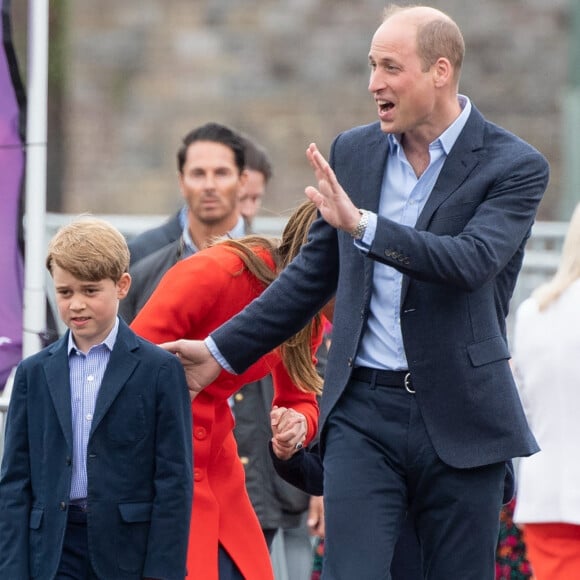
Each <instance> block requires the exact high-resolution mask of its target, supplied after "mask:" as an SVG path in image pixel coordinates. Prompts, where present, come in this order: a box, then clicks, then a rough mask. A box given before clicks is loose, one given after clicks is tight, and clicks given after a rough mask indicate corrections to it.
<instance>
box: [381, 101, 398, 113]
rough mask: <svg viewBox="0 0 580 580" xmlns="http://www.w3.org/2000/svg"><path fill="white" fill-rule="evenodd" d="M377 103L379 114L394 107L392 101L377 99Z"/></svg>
mask: <svg viewBox="0 0 580 580" xmlns="http://www.w3.org/2000/svg"><path fill="white" fill-rule="evenodd" d="M377 105H378V106H379V113H381V114H383V113H388V112H389V111H391V110H392V109H394V107H395V104H394V103H393V102H392V101H377Z"/></svg>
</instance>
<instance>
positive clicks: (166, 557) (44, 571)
mask: <svg viewBox="0 0 580 580" xmlns="http://www.w3.org/2000/svg"><path fill="white" fill-rule="evenodd" d="M128 266H129V250H128V248H127V244H126V243H125V239H124V238H123V236H122V234H121V233H120V232H118V231H117V230H116V229H114V228H113V227H112V226H111V225H110V224H108V223H106V222H103V221H101V220H94V219H86V220H79V221H77V222H73V223H71V224H69V225H67V226H64V227H63V228H61V230H59V232H57V234H56V236H55V237H54V238H53V240H52V241H51V243H50V245H49V253H48V258H47V267H48V269H49V271H50V273H51V275H52V278H53V280H54V285H55V291H56V300H57V305H58V309H59V314H60V316H61V318H62V320H63V322H64V323H65V324H66V325H67V326H68V328H69V331H68V332H67V333H66V334H65V335H64V336H63V337H62V338H61V339H60V340H59V341H57V342H56V343H54V344H52V345H51V346H49V347H47V348H45V349H44V350H42V351H41V352H39V353H36V354H34V355H32V356H30V357H28V358H26V359H25V360H24V361H22V362H21V363H20V364H19V365H18V368H17V370H16V376H15V379H14V387H13V391H12V398H11V401H10V407H9V411H8V417H7V426H6V441H5V449H4V456H3V459H2V472H1V476H0V578H3V579H6V580H8V579H10V580H24V579H27V578H38V579H39V580H43V579H46V580H52V579H54V578H56V579H57V580H58V579H65V578H66V579H68V580H73V579H74V580H89V579H94V578H101V579H113V578H114V579H116V580H122V579H124V580H142V579H144V578H146V579H154V578H156V579H163V580H183V578H184V577H185V575H186V569H185V562H186V554H187V545H188V538H189V519H190V513H191V501H192V492H193V468H192V457H193V450H192V439H191V404H190V399H189V396H188V390H187V385H186V382H185V377H184V375H183V369H182V367H181V365H180V364H179V362H178V361H177V360H176V359H175V357H174V356H171V355H169V354H168V353H166V352H164V351H163V350H161V349H160V348H158V347H156V346H155V345H152V344H151V343H149V342H147V341H145V340H143V339H141V338H139V337H138V336H136V335H135V333H134V332H133V331H132V330H130V329H129V327H128V326H127V325H126V324H125V323H124V322H123V321H121V320H120V319H119V318H118V316H117V311H118V307H119V300H120V299H122V298H124V296H125V295H126V294H127V290H128V289H129V285H130V283H131V278H130V276H129V274H128V273H127V268H128Z"/></svg>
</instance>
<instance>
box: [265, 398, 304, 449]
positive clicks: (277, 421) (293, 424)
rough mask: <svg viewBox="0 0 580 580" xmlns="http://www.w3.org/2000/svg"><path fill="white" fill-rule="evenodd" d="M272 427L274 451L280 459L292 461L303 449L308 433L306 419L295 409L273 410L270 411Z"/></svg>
mask: <svg viewBox="0 0 580 580" xmlns="http://www.w3.org/2000/svg"><path fill="white" fill-rule="evenodd" d="M270 425H271V427H272V449H273V450H274V453H275V455H276V457H278V459H282V460H286V459H290V457H292V455H294V453H296V452H297V451H299V450H300V449H302V445H303V444H304V439H305V438H306V433H307V430H308V428H307V423H306V417H304V415H303V414H302V413H298V412H297V411H295V410H294V409H287V408H285V407H276V406H274V407H273V408H272V411H270Z"/></svg>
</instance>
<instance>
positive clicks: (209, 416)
mask: <svg viewBox="0 0 580 580" xmlns="http://www.w3.org/2000/svg"><path fill="white" fill-rule="evenodd" d="M315 217H316V208H315V206H314V205H313V204H312V203H311V202H305V203H303V204H302V205H301V206H300V207H299V208H298V209H297V210H296V212H295V213H294V214H293V215H292V216H291V217H290V219H289V221H288V224H287V226H286V228H285V230H284V232H283V234H282V240H281V243H280V244H278V243H277V242H275V241H273V240H270V239H269V238H266V237H263V236H248V237H246V238H243V239H240V240H224V241H221V242H218V243H217V244H215V245H214V246H212V247H210V248H207V249H205V250H203V251H200V252H198V253H196V254H194V255H193V256H191V257H190V258H187V259H185V260H182V261H180V262H178V263H177V264H176V265H175V266H173V268H171V269H170V270H169V271H168V272H167V273H166V274H165V276H164V277H163V279H162V280H161V282H160V283H159V286H158V287H157V289H156V290H155V292H154V293H153V295H152V296H151V298H150V299H149V301H148V302H147V304H146V305H145V306H144V307H143V309H142V310H141V312H140V313H139V314H138V316H137V317H136V318H135V320H134V321H133V323H132V325H131V327H132V328H133V330H134V331H135V332H136V333H137V334H139V335H141V336H143V337H144V338H146V339H149V340H150V341H152V342H154V343H161V342H169V341H174V340H177V339H181V338H186V339H201V338H205V337H206V336H207V335H208V334H209V333H210V332H212V331H213V330H214V329H215V328H217V327H218V326H220V325H221V324H222V323H223V322H225V321H226V320H228V319H229V318H231V317H232V316H234V315H235V314H236V313H237V312H239V311H240V310H242V309H243V308H244V307H245V306H246V305H247V304H248V303H249V302H251V301H252V300H253V299H254V298H256V297H257V296H258V295H259V294H260V293H261V292H262V291H263V290H264V288H266V286H267V285H268V284H270V283H271V282H272V281H273V280H274V279H275V278H276V276H277V275H278V273H279V272H280V270H281V269H282V268H283V267H284V266H285V265H286V264H287V263H289V262H290V261H291V259H292V258H293V257H294V256H295V255H296V254H297V253H298V251H299V249H300V246H301V245H302V244H303V243H305V242H306V237H307V233H308V229H309V227H310V224H311V223H312V221H313V219H314V218H315ZM321 329H322V324H321V322H320V320H316V319H315V320H314V321H313V322H312V324H310V325H308V326H307V327H306V328H305V329H303V331H302V332H300V333H298V334H297V335H296V336H295V337H294V338H293V339H291V340H290V341H288V342H287V343H285V344H284V345H283V346H282V347H281V348H280V349H276V350H275V351H272V352H271V353H269V354H268V355H266V356H264V357H263V358H262V359H260V360H259V361H258V362H257V363H256V364H254V365H253V366H252V367H250V368H249V369H248V370H247V371H246V372H244V373H243V374H241V375H231V374H229V373H226V372H225V371H224V372H223V373H222V374H221V375H220V376H219V377H218V378H217V379H216V380H215V381H214V383H212V384H211V385H209V386H208V387H207V388H206V389H204V390H203V392H201V393H200V394H199V395H197V396H196V397H195V399H194V400H193V402H192V413H193V437H194V439H193V447H194V490H193V491H194V496H193V509H192V516H191V525H190V537H189V549H188V558H187V570H188V577H189V578H192V579H193V580H198V579H199V580H201V579H203V580H218V579H220V580H222V579H223V578H248V579H251V580H271V579H272V578H273V572H272V567H271V564H270V555H269V552H268V548H267V546H266V542H265V540H264V536H263V533H262V530H261V528H260V524H259V522H258V519H257V517H256V515H255V512H254V510H253V508H252V505H251V503H250V499H249V496H248V494H247V492H246V487H245V482H244V468H243V465H242V463H241V462H240V460H239V458H238V453H237V446H236V442H235V439H234V435H233V426H234V419H233V416H232V413H231V411H230V407H229V404H228V397H229V396H230V395H232V394H233V393H234V392H236V391H237V390H238V389H240V388H241V387H242V386H243V385H245V384H246V383H249V382H252V381H255V380H258V379H259V378H262V377H263V376H265V375H266V374H269V373H271V374H272V376H273V379H274V390H275V393H274V401H273V404H274V405H277V406H278V407H282V408H287V409H289V411H288V413H289V417H290V419H289V420H294V421H295V424H296V429H297V430H296V431H295V433H297V434H298V436H299V437H300V438H301V441H300V442H301V443H303V444H304V445H306V444H308V443H309V442H310V440H311V439H312V438H313V437H314V435H315V433H316V429H317V423H318V405H317V403H316V394H317V393H318V392H319V391H320V388H321V384H322V381H321V379H320V377H319V376H318V374H317V373H316V370H315V367H314V363H315V358H314V355H313V353H314V352H315V350H316V348H317V346H318V345H319V344H320V342H321ZM296 413H300V414H301V415H302V417H300V416H299V415H297V414H296ZM304 419H305V421H304ZM304 431H305V434H304ZM218 562H219V564H218ZM226 567H230V568H231V571H230V572H226V570H225V568H226Z"/></svg>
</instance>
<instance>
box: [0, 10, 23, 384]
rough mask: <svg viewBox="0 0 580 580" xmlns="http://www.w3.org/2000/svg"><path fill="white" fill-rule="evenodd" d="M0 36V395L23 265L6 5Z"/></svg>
mask: <svg viewBox="0 0 580 580" xmlns="http://www.w3.org/2000/svg"><path fill="white" fill-rule="evenodd" d="M0 1H1V2H2V29H1V30H0V40H1V44H0V47H1V49H0V390H1V389H2V388H3V387H4V384H5V382H6V378H7V377H8V375H9V374H10V370H11V369H12V367H13V366H15V365H16V364H18V362H19V361H20V359H21V356H22V307H23V280H24V272H23V259H22V251H21V247H20V244H19V233H20V224H21V219H22V213H21V205H20V196H21V191H22V182H23V171H24V149H23V139H22V135H21V131H20V127H21V126H22V125H21V122H22V116H21V115H22V111H23V109H24V106H23V98H24V97H23V95H24V93H23V88H22V83H21V80H20V76H19V74H18V67H17V66H16V58H15V54H14V50H13V47H12V39H11V26H10V1H9V0H0Z"/></svg>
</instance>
